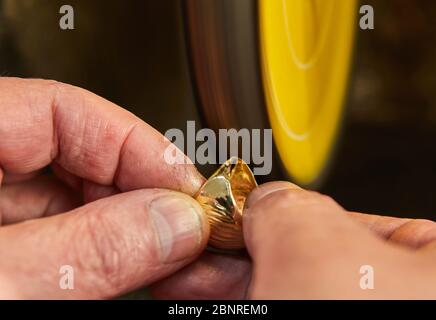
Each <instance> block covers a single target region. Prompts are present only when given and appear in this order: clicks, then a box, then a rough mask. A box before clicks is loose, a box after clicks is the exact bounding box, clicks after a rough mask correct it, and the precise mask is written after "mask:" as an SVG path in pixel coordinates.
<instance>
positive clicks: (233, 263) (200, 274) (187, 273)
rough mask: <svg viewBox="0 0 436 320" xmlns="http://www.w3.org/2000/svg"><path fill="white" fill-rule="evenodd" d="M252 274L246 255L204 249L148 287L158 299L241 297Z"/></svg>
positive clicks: (242, 297) (243, 296)
mask: <svg viewBox="0 0 436 320" xmlns="http://www.w3.org/2000/svg"><path fill="white" fill-rule="evenodd" d="M250 277H251V263H250V261H249V260H248V259H247V257H238V256H230V255H222V254H216V253H210V252H205V253H203V254H202V255H201V256H200V258H198V259H197V260H196V261H194V262H193V263H192V264H190V265H188V266H186V267H185V268H183V269H182V270H180V271H178V272H176V273H175V274H173V275H171V276H170V277H168V278H165V279H163V280H161V281H159V282H157V283H155V284H154V285H153V286H152V287H151V293H152V295H153V297H155V298H158V299H183V300H198V299H206V300H213V299H218V300H221V299H231V300H233V299H244V298H245V297H246V293H247V288H248V284H249V282H250Z"/></svg>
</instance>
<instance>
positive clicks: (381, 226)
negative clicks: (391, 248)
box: [349, 212, 436, 248]
mask: <svg viewBox="0 0 436 320" xmlns="http://www.w3.org/2000/svg"><path fill="white" fill-rule="evenodd" d="M349 215H350V216H351V217H353V218H354V219H356V220H358V221H360V222H362V223H363V224H364V225H365V226H366V227H368V228H369V229H370V230H372V231H373V232H375V233H376V234H378V235H380V236H381V237H382V238H384V239H386V240H388V241H390V242H394V243H397V244H401V245H404V246H407V247H410V248H421V247H423V246H427V245H429V244H431V243H432V242H434V241H435V240H436V223H435V222H434V221H430V220H424V219H405V218H395V217H386V216H379V215H372V214H364V213H358V212H349Z"/></svg>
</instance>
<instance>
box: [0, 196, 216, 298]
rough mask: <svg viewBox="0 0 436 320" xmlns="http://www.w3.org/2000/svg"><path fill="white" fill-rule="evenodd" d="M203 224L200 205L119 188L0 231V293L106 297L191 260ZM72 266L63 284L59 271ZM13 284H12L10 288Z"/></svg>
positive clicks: (200, 243) (202, 240)
mask: <svg viewBox="0 0 436 320" xmlns="http://www.w3.org/2000/svg"><path fill="white" fill-rule="evenodd" d="M208 232H209V228H208V224H207V221H206V219H205V217H204V214H203V212H202V209H201V207H200V206H199V204H198V203H197V202H196V201H195V200H193V199H192V198H190V197H189V196H187V195H184V194H181V193H177V192H173V191H167V190H162V189H145V190H137V191H132V192H127V193H122V194H118V195H115V196H112V197H110V198H105V199H102V200H99V201H95V202H92V203H90V204H87V205H85V206H83V207H81V208H78V209H76V210H73V211H70V212H69V213H66V214H63V215H57V216H52V217H48V218H43V219H38V220H32V221H28V222H25V223H21V224H15V225H11V226H6V227H3V228H1V229H0V256H1V257H2V259H1V260H0V278H2V279H7V282H6V283H1V284H0V292H2V291H1V286H4V287H7V288H9V289H10V291H8V292H2V293H3V295H6V297H5V296H3V297H2V298H11V296H10V295H11V294H12V293H14V296H13V298H35V297H38V298H41V297H43V298H78V299H96V298H110V297H115V296H118V295H120V294H122V293H126V292H128V291H130V290H133V289H136V288H138V287H142V286H144V285H148V284H150V283H152V282H154V281H156V280H158V279H161V278H163V277H165V276H168V275H169V274H171V273H173V272H175V271H176V270H178V269H180V268H181V267H183V266H184V265H186V264H187V263H189V262H191V261H192V260H193V259H194V258H195V257H196V256H197V255H198V254H199V253H200V252H201V251H202V249H203V248H204V246H205V244H206V241H207V238H208ZM62 266H71V267H72V270H74V282H73V286H74V290H62V289H61V287H60V279H61V276H62V275H60V274H59V270H60V268H61V267H62ZM11 288H12V289H11Z"/></svg>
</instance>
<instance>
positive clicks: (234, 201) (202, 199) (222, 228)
mask: <svg viewBox="0 0 436 320" xmlns="http://www.w3.org/2000/svg"><path fill="white" fill-rule="evenodd" d="M255 187H257V183H256V180H255V178H254V175H253V173H252V172H251V170H250V168H249V167H248V165H247V164H246V163H245V162H244V161H243V160H241V159H238V158H231V159H229V160H227V161H226V162H225V163H224V164H223V165H222V166H221V167H220V168H219V169H218V170H217V171H216V172H215V173H214V174H213V175H212V176H211V177H210V178H209V179H208V180H207V181H206V182H205V184H204V185H203V186H202V187H201V189H200V190H199V191H198V193H197V195H196V196H195V198H196V199H197V201H198V202H199V203H200V204H201V206H202V207H203V209H204V210H205V212H206V214H207V216H208V219H209V223H210V227H211V233H210V238H209V245H210V246H212V247H214V248H217V249H242V248H244V247H245V245H244V237H243V233H242V213H243V209H244V203H245V199H246V197H247V196H248V194H249V193H250V192H251V190H253V189H254V188H255Z"/></svg>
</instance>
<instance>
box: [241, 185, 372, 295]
mask: <svg viewBox="0 0 436 320" xmlns="http://www.w3.org/2000/svg"><path fill="white" fill-rule="evenodd" d="M243 217H244V221H243V226H244V239H245V243H246V246H247V250H248V252H249V254H250V256H251V258H252V260H253V277H252V282H251V284H250V289H249V296H250V297H252V298H253V297H254V298H265V297H266V294H270V295H269V296H268V297H269V298H271V297H286V298H291V297H300V296H299V294H301V292H306V291H305V290H307V288H308V287H307V286H308V283H309V282H308V281H306V280H307V279H312V278H314V277H315V275H317V276H318V277H320V276H321V275H325V274H328V271H330V270H331V271H332V273H333V274H334V273H336V272H338V270H345V271H343V275H344V274H345V273H346V270H351V271H353V272H354V269H355V268H354V267H353V268H351V267H350V268H345V266H342V265H339V263H342V260H343V259H342V258H341V257H342V254H343V252H360V251H363V250H360V249H361V247H362V246H363V245H367V246H368V247H375V246H376V245H378V244H377V243H376V240H377V239H375V236H374V239H372V238H371V236H372V235H370V233H369V231H367V230H366V229H364V228H363V227H362V226H360V225H358V224H357V223H356V222H354V221H353V220H352V219H351V218H349V217H347V215H346V214H345V210H344V209H343V208H341V207H340V206H339V205H338V204H337V203H336V202H334V201H333V200H332V199H330V198H329V197H327V196H323V195H321V194H318V193H316V192H311V191H306V190H302V189H300V188H299V187H297V186H295V185H293V184H290V183H287V182H271V183H267V184H264V185H262V186H260V187H259V188H257V189H255V190H254V191H253V192H252V193H251V194H250V196H249V197H248V199H247V201H246V204H245V210H244V214H243ZM349 256H351V253H350V254H349ZM365 261H367V260H365ZM323 264H325V266H326V267H323V266H322V265H323ZM327 266H328V267H327ZM346 267H348V266H346ZM341 268H342V269H341ZM357 270H358V269H357ZM351 271H350V272H351ZM350 272H349V273H350ZM347 275H348V274H347ZM352 277H354V273H350V277H348V278H352ZM326 278H327V280H328V278H329V277H326ZM344 278H346V277H345V275H344ZM348 278H347V279H348ZM323 281H324V279H323ZM314 283H316V281H314ZM350 283H354V282H350ZM312 289H314V290H315V289H316V287H314V288H312ZM299 290H300V291H299Z"/></svg>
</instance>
